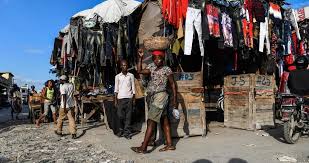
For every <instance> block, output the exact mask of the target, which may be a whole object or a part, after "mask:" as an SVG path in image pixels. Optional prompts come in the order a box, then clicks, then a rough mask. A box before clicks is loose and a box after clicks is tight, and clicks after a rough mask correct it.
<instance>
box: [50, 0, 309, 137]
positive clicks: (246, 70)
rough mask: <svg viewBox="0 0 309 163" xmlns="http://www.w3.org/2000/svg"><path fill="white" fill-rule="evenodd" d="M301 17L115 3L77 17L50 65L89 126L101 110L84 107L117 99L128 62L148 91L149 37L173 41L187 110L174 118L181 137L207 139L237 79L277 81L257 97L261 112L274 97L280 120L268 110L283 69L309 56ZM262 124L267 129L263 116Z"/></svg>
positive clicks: (244, 4) (262, 8) (230, 4)
mask: <svg viewBox="0 0 309 163" xmlns="http://www.w3.org/2000/svg"><path fill="white" fill-rule="evenodd" d="M297 13H299V12H298V11H296V10H293V9H291V8H289V6H288V5H286V3H285V2H284V1H283V0H270V1H264V0H244V1H231V0H221V1H217V0H206V1H194V0H173V2H171V1H170V0H162V1H161V0H160V1H156V0H146V1H144V2H143V3H140V2H137V1H134V0H107V1H105V2H102V3H101V4H99V5H97V6H96V7H94V8H92V9H88V10H85V11H81V12H79V13H77V14H75V15H74V16H73V17H72V18H71V20H70V24H69V25H68V26H66V28H64V29H63V30H61V32H60V33H59V36H58V37H57V38H56V39H55V46H54V50H53V53H52V56H51V60H50V62H51V64H52V65H53V66H54V67H55V69H54V70H53V72H54V73H56V74H57V75H61V74H68V75H69V76H70V77H71V79H72V82H73V83H74V84H75V87H76V92H77V93H76V94H77V96H76V97H77V98H78V101H79V104H78V105H79V106H80V107H79V108H81V109H80V110H81V111H80V112H81V113H82V117H83V118H84V121H83V122H86V120H87V119H89V118H90V117H91V115H93V114H94V113H95V111H91V112H90V114H89V115H83V113H84V110H85V108H84V107H81V106H82V104H83V103H87V102H90V103H96V102H94V101H99V103H102V101H100V100H98V99H97V98H98V97H99V96H101V97H102V96H103V97H104V99H105V97H106V99H110V100H112V94H113V85H114V77H115V75H116V74H117V73H118V72H119V64H118V63H119V61H120V60H121V59H126V60H128V62H129V66H130V69H129V70H130V72H132V73H133V74H134V75H135V78H136V79H137V81H138V82H136V83H138V86H139V88H140V90H141V91H142V90H143V88H142V87H145V86H147V78H145V77H144V76H140V75H138V74H137V73H136V70H135V66H136V63H137V62H136V58H137V49H139V48H143V49H145V44H144V42H145V40H147V39H151V38H156V37H164V38H167V39H168V40H169V41H170V42H169V46H168V48H167V49H166V59H165V60H166V62H165V63H166V64H167V65H168V66H169V67H171V68H172V70H173V71H174V72H175V79H176V81H177V84H178V93H179V99H178V102H179V107H178V108H179V110H180V111H181V118H180V120H175V119H172V118H171V124H172V126H173V128H172V132H173V135H174V136H192V135H205V134H206V111H207V110H208V109H210V108H211V109H217V108H218V106H217V104H216V102H217V99H218V98H219V97H220V96H219V94H220V93H222V91H221V90H222V89H223V88H224V87H225V88H226V89H227V91H228V86H229V83H230V82H228V83H227V80H225V82H224V78H225V77H227V76H229V75H242V74H256V76H259V75H264V76H265V78H267V79H271V81H272V82H271V85H269V88H267V89H266V90H267V91H270V90H272V92H267V93H266V97H264V95H261V97H256V96H255V97H256V98H255V99H254V100H255V102H256V103H255V104H252V105H255V106H256V109H257V110H256V112H258V111H259V108H260V107H261V108H263V106H260V104H261V103H263V99H267V98H269V99H271V100H269V101H267V100H266V101H267V108H265V109H264V110H268V111H266V112H265V114H264V115H265V116H267V117H269V118H271V117H273V112H270V111H269V109H272V108H268V107H270V106H272V105H271V104H272V103H273V101H274V100H273V99H274V95H275V88H276V87H278V83H279V82H278V81H280V77H281V76H282V74H283V70H285V69H289V70H290V69H291V70H292V69H293V61H294V59H295V58H296V57H297V56H300V55H306V54H308V45H306V40H308V35H306V34H304V32H302V31H305V33H306V30H303V29H304V25H303V24H301V23H299V24H298V23H297V20H298V18H297V17H298V15H297ZM306 27H308V26H306ZM306 27H305V29H306ZM307 31H308V30H307ZM307 43H308V41H307ZM301 49H303V50H301ZM145 53H146V54H145V57H144V60H143V62H144V65H143V66H146V65H147V64H149V63H150V62H151V54H150V51H147V50H145ZM252 80H253V79H252ZM250 81H251V79H250ZM255 83H256V82H252V83H250V82H249V85H250V87H248V88H250V89H248V92H251V94H252V93H255V94H257V95H258V94H259V93H260V92H252V89H253V87H255V88H261V90H263V89H262V87H260V85H259V84H257V85H255ZM142 85H143V86H142ZM251 85H252V87H251ZM270 87H271V88H270ZM239 88H240V89H243V87H242V86H239ZM251 88H252V89H251ZM214 90H215V91H214ZM249 90H251V91H249ZM214 92H215V93H214ZM223 92H224V91H223ZM261 92H263V91H261ZM141 94H142V95H140V98H143V93H141ZM222 95H226V96H230V95H229V94H226V93H225V94H222ZM89 98H91V99H93V100H94V101H93V100H89ZM221 99H224V98H221ZM235 99H236V101H235V100H233V101H232V102H233V104H232V105H234V106H233V107H234V109H236V110H237V109H238V108H237V107H235V106H237V104H238V103H241V101H237V99H239V98H235ZM226 100H231V99H229V98H227V99H224V100H222V101H224V102H225V103H226V104H224V106H225V107H229V106H231V105H230V104H228V101H226ZM249 105H250V106H251V103H250V102H249V100H248V104H245V106H246V107H244V108H242V109H244V110H246V111H248V110H250V109H251V110H252V107H249ZM99 106H100V107H101V108H102V106H103V105H102V104H99ZM222 106H223V105H222ZM205 108H206V111H205ZM105 109H110V108H105ZM143 109H144V108H143ZM98 110H101V109H98ZM228 110H229V109H228ZM238 111H239V110H238ZM236 112H237V111H236ZM236 112H235V113H236ZM103 113H104V109H103ZM146 114H147V109H146ZM225 114H228V113H227V112H226V113H225ZM236 114H237V115H233V114H229V115H228V116H226V117H225V119H226V121H228V120H227V117H229V118H232V116H240V115H239V114H238V113H236ZM264 115H262V116H259V117H263V116H264ZM146 116H147V115H146ZM105 119H106V118H105ZM107 119H108V118H107ZM254 121H255V122H257V123H263V122H261V121H259V120H256V117H255V118H254ZM265 121H266V120H265ZM242 123H243V122H240V125H243V124H242ZM250 125H251V124H250ZM255 125H256V124H255ZM251 127H252V125H251ZM251 127H249V128H251ZM247 128H248V127H247Z"/></svg>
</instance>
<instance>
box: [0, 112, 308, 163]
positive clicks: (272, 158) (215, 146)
mask: <svg viewBox="0 0 309 163" xmlns="http://www.w3.org/2000/svg"><path fill="white" fill-rule="evenodd" d="M2 112H3V110H0V115H2V114H1V113H2ZM26 122H27V121H7V122H5V123H3V122H2V123H1V125H0V126H2V127H1V129H0V144H1V146H0V162H59V163H60V162H106V163H107V162H124V163H125V162H164V163H165V162H166V163H170V162H181V163H182V162H183V163H187V162H188V163H189V162H201V163H246V162H248V163H280V161H279V160H278V158H279V157H282V156H289V157H292V158H295V159H296V160H297V162H304V163H305V162H309V138H307V137H303V138H301V139H300V141H299V142H298V143H297V144H295V145H289V144H286V143H285V142H284V140H283V139H282V134H281V129H282V128H280V127H279V128H277V129H273V130H268V131H266V132H264V131H257V132H252V131H243V130H236V129H228V128H222V127H220V126H218V125H217V124H216V125H211V128H210V129H211V132H210V133H209V134H208V136H207V137H206V138H202V137H191V138H187V139H178V140H174V142H175V144H176V147H177V150H176V151H173V152H166V153H160V152H159V151H158V149H159V148H161V147H162V145H161V146H160V147H158V148H156V149H152V152H151V153H149V154H145V155H140V154H135V153H134V152H132V151H131V150H130V147H131V146H137V145H140V143H141V142H142V139H143V136H144V135H143V134H144V133H141V134H139V135H137V136H135V137H133V139H132V140H126V139H124V138H117V137H116V136H114V135H113V134H112V132H111V130H106V128H105V126H104V125H102V124H98V123H97V124H89V125H87V126H84V127H82V126H79V127H78V136H79V139H77V140H71V138H70V135H67V136H65V137H62V138H60V137H58V136H56V135H54V133H53V129H54V128H53V125H52V124H44V125H43V126H42V127H41V128H39V129H37V128H35V127H34V125H32V124H27V123H26ZM64 132H65V133H68V131H67V130H66V129H65V130H64ZM149 150H151V149H150V148H149Z"/></svg>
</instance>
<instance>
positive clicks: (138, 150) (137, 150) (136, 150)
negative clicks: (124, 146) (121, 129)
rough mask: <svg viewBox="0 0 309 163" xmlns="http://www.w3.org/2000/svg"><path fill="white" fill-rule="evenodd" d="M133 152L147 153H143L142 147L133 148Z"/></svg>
mask: <svg viewBox="0 0 309 163" xmlns="http://www.w3.org/2000/svg"><path fill="white" fill-rule="evenodd" d="M131 150H132V151H134V152H135V153H140V154H145V153H146V152H147V151H143V150H142V149H141V147H131Z"/></svg>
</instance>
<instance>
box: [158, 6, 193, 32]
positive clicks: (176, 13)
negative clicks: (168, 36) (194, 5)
mask: <svg viewBox="0 0 309 163" xmlns="http://www.w3.org/2000/svg"><path fill="white" fill-rule="evenodd" d="M187 8H188V0H162V14H163V17H164V19H165V20H167V21H168V23H169V24H171V25H173V26H174V27H175V28H176V29H178V28H179V24H180V22H183V20H184V18H185V17H186V14H187Z"/></svg>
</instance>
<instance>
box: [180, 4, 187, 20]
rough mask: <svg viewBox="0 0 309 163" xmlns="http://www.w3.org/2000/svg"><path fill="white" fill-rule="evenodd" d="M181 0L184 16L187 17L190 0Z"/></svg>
mask: <svg viewBox="0 0 309 163" xmlns="http://www.w3.org/2000/svg"><path fill="white" fill-rule="evenodd" d="M179 1H180V2H181V8H180V10H181V11H182V17H183V18H186V15H187V9H188V5H189V0H179Z"/></svg>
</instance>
